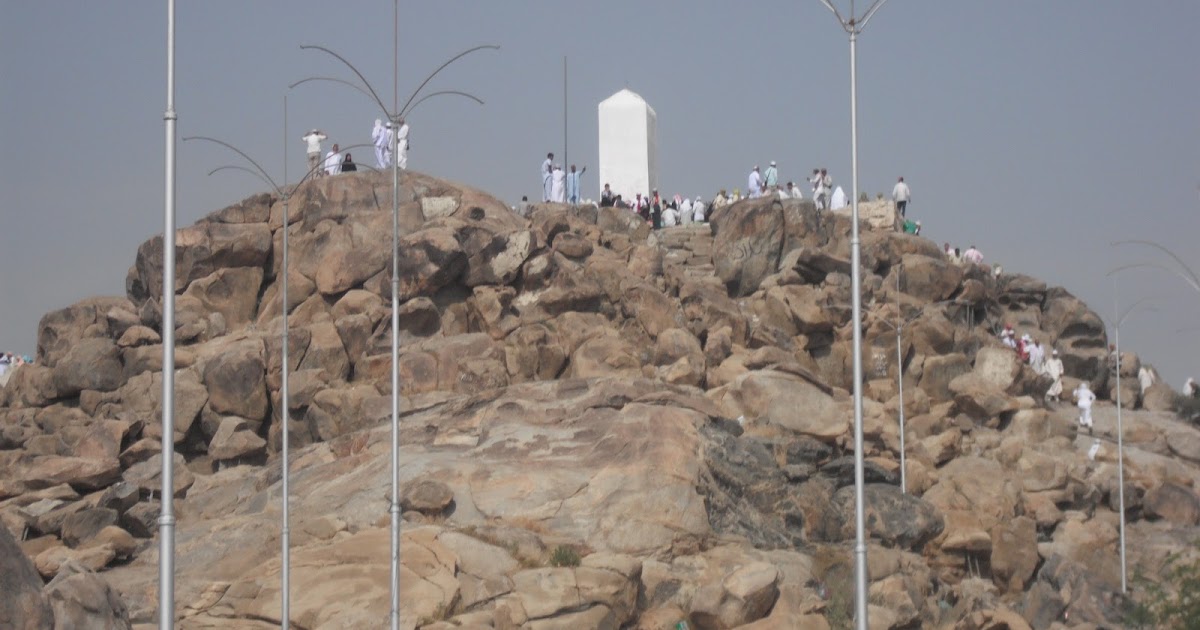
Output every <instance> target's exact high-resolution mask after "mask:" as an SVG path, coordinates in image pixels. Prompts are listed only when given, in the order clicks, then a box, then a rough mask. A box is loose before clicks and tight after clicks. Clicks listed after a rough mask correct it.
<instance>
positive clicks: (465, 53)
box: [360, 44, 500, 114]
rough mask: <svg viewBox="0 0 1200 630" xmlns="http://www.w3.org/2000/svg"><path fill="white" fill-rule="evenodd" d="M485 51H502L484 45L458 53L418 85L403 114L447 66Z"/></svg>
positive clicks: (406, 102)
mask: <svg viewBox="0 0 1200 630" xmlns="http://www.w3.org/2000/svg"><path fill="white" fill-rule="evenodd" d="M485 49H492V50H500V47H499V46H496V45H495V44H483V45H481V46H476V47H474V48H468V49H467V50H464V51H462V52H460V53H458V54H457V55H455V56H453V57H451V58H450V59H448V60H447V61H446V63H443V64H442V65H440V66H438V68H437V70H434V71H433V72H431V73H430V74H429V76H427V77H425V80H424V81H422V82H421V85H418V86H417V89H415V90H413V93H412V95H410V96H409V97H408V100H407V101H405V103H404V107H401V108H400V111H401V112H405V111H408V106H409V105H410V104H412V101H413V99H414V98H416V97H417V95H418V94H420V93H421V90H423V89H425V86H426V85H427V84H428V83H429V82H430V81H431V80H433V77H436V76H437V75H438V73H439V72H441V71H442V70H445V69H446V66H449V65H450V64H452V63H454V62H455V61H458V60H459V59H462V58H463V57H466V56H467V55H469V54H471V53H473V52H476V51H479V50H485ZM360 76H361V75H360ZM386 110H387V108H384V111H386ZM397 114H399V112H397Z"/></svg>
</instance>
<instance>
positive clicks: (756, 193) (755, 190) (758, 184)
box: [746, 164, 762, 199]
mask: <svg viewBox="0 0 1200 630" xmlns="http://www.w3.org/2000/svg"><path fill="white" fill-rule="evenodd" d="M746 194H747V195H748V196H749V197H750V198H751V199H758V198H759V197H760V196H762V175H761V174H759V172H758V165H757V164H755V165H754V170H752V171H750V177H749V178H747V180H746Z"/></svg>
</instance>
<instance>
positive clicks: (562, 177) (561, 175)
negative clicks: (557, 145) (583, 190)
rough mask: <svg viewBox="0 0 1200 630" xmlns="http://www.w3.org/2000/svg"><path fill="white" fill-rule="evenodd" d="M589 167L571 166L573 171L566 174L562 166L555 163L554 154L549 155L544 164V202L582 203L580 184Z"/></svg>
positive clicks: (542, 175)
mask: <svg viewBox="0 0 1200 630" xmlns="http://www.w3.org/2000/svg"><path fill="white" fill-rule="evenodd" d="M585 172H587V166H586V165H585V166H584V167H583V168H576V166H575V165H574V164H572V165H571V171H570V172H569V173H568V172H564V171H563V168H562V165H561V164H556V163H555V162H554V154H553V153H547V154H546V159H545V161H543V162H542V168H541V177H542V201H543V202H549V201H552V202H554V203H569V204H578V203H579V202H580V186H579V182H580V180H581V178H582V177H583V174H584V173H585Z"/></svg>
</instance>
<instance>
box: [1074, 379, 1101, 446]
mask: <svg viewBox="0 0 1200 630" xmlns="http://www.w3.org/2000/svg"><path fill="white" fill-rule="evenodd" d="M1074 394H1075V406H1076V407H1079V426H1081V427H1087V430H1088V435H1091V434H1092V433H1093V432H1094V431H1095V427H1094V425H1093V423H1092V403H1094V402H1096V395H1095V394H1093V393H1092V390H1091V388H1090V387H1088V382H1087V381H1083V382H1082V383H1080V384H1079V387H1076V388H1075V392H1074Z"/></svg>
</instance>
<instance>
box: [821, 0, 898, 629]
mask: <svg viewBox="0 0 1200 630" xmlns="http://www.w3.org/2000/svg"><path fill="white" fill-rule="evenodd" d="M884 2H887V0H875V2H874V3H873V4H871V6H870V8H868V9H867V11H866V13H864V14H863V16H862V18H858V17H855V15H854V0H850V18H849V19H846V18H844V17H842V14H841V13H840V12H839V11H838V10H837V7H835V6H833V4H832V3H831V2H830V0H821V4H824V5H825V7H826V8H828V9H829V10H830V11H832V12H833V15H834V17H836V18H837V20H838V22H839V23H840V24H841V25H842V28H843V29H845V30H846V32H847V33H849V35H850V173H851V188H852V191H853V201H852V204H853V205H852V206H851V220H850V225H851V236H850V263H851V270H850V271H851V273H850V284H851V291H852V292H853V294H854V306H853V317H852V319H853V323H852V325H853V326H854V530H855V535H854V585H855V594H854V612H855V614H854V618H855V624H856V625H857V627H858V630H867V542H866V538H865V531H866V523H865V516H864V513H865V511H866V509H865V504H864V503H865V502H864V499H863V486H864V475H863V403H862V379H863V368H862V284H861V279H860V276H861V269H860V267H861V263H860V256H859V246H860V243H859V236H858V58H857V44H858V35H859V33H861V32H862V29H863V28H865V27H866V25H867V22H868V21H870V19H871V17H872V16H874V15H875V12H876V11H878V10H879V8H880V7H882V6H883V3H884Z"/></svg>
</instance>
